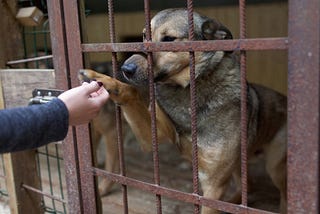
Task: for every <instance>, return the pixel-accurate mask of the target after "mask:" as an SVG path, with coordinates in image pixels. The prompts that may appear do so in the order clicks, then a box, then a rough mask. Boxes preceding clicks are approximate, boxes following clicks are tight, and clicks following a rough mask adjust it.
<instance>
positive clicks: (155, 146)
mask: <svg viewBox="0 0 320 214" xmlns="http://www.w3.org/2000/svg"><path fill="white" fill-rule="evenodd" d="M144 14H145V29H146V38H145V39H146V41H144V42H151V40H152V38H151V26H150V22H151V16H150V1H149V0H144ZM152 59H153V56H152V53H151V52H147V60H148V77H149V98H150V114H151V136H152V154H153V176H154V183H155V184H156V185H158V186H159V185H160V169H159V148H158V138H157V119H156V105H155V102H156V99H155V90H154V81H153V60H152ZM156 206H157V213H158V214H161V213H162V205H161V195H160V194H156Z"/></svg>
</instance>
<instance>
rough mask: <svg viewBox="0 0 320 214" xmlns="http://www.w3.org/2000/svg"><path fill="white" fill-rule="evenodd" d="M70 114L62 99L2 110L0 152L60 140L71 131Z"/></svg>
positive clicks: (29, 147) (31, 147) (0, 111)
mask: <svg viewBox="0 0 320 214" xmlns="http://www.w3.org/2000/svg"><path fill="white" fill-rule="evenodd" d="M68 120H69V113H68V109H67V107H66V106H65V104H64V103H63V102H62V101H61V100H60V99H58V98H56V99H54V100H52V101H51V102H49V103H47V104H42V105H33V106H28V107H21V108H13V109H4V110H0V153H5V152H14V151H21V150H26V149H33V148H36V147H40V146H43V145H45V144H48V143H50V142H54V141H60V140H62V139H64V138H65V136H66V135H67V133H68V123H69V122H68Z"/></svg>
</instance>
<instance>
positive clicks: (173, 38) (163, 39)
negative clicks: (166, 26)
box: [161, 36, 177, 42]
mask: <svg viewBox="0 0 320 214" xmlns="http://www.w3.org/2000/svg"><path fill="white" fill-rule="evenodd" d="M176 39H177V37H174V36H165V37H163V38H162V40H161V41H162V42H173V41H174V40H176Z"/></svg>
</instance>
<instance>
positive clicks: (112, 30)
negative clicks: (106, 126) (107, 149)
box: [108, 0, 129, 213]
mask: <svg viewBox="0 0 320 214" xmlns="http://www.w3.org/2000/svg"><path fill="white" fill-rule="evenodd" d="M108 16H109V32H110V42H111V43H115V42H116V35H115V24H114V4H113V1H112V0H108ZM112 69H113V75H114V76H116V74H117V72H118V62H117V53H116V52H112ZM116 124H117V143H118V153H119V169H120V174H121V175H122V176H126V166H125V159H124V158H125V157H124V152H123V137H122V123H121V110H120V107H119V106H116ZM121 188H122V201H123V213H128V212H129V210H128V190H127V186H126V185H122V186H121Z"/></svg>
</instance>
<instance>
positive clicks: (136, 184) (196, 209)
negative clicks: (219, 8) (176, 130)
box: [49, 0, 319, 213]
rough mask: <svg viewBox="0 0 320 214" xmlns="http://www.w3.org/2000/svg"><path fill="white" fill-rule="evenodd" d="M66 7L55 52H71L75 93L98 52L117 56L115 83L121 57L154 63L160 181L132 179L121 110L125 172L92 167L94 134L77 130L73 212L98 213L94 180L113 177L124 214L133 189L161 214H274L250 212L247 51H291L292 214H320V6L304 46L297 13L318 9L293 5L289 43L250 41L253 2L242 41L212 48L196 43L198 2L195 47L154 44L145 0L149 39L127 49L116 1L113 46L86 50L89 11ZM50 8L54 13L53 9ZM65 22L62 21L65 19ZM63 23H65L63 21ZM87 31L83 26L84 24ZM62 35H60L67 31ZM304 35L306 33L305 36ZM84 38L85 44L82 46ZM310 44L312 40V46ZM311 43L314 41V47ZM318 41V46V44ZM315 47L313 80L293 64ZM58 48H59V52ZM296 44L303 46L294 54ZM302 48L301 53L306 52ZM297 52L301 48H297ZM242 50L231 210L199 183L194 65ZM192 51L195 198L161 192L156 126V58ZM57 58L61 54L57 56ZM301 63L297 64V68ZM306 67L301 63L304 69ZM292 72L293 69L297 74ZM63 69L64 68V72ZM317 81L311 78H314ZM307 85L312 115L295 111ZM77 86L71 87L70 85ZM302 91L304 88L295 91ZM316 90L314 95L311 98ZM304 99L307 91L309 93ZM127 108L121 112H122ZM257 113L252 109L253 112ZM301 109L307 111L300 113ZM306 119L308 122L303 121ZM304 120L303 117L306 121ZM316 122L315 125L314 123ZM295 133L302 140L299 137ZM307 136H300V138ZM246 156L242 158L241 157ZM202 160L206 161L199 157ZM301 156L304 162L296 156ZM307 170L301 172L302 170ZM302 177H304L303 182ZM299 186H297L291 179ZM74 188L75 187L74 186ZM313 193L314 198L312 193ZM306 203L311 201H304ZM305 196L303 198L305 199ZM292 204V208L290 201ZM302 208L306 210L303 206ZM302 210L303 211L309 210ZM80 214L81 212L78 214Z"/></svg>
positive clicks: (242, 12) (157, 177)
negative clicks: (174, 209) (206, 56)
mask: <svg viewBox="0 0 320 214" xmlns="http://www.w3.org/2000/svg"><path fill="white" fill-rule="evenodd" d="M61 2H62V4H63V7H62V5H60V4H59V3H52V6H55V7H58V8H63V12H64V15H61V14H60V16H58V18H57V13H58V12H57V11H56V12H55V13H52V14H53V17H52V19H53V20H55V19H56V18H57V19H59V18H60V19H61V20H64V21H65V23H64V24H65V25H63V23H60V24H62V25H63V26H65V29H62V31H63V33H64V36H61V37H60V39H61V40H63V39H65V40H63V41H64V42H65V43H66V44H65V47H58V46H59V45H60V44H58V43H59V42H57V43H55V44H54V45H53V47H54V48H55V49H56V51H59V50H63V51H65V53H64V56H65V57H66V58H67V60H65V61H67V65H66V67H65V69H67V72H66V73H67V74H68V75H70V79H68V80H67V82H68V83H69V85H68V86H69V87H70V86H75V85H77V84H78V79H77V76H78V71H79V69H81V68H83V67H84V57H83V54H85V53H95V52H108V53H111V60H112V68H113V71H114V76H115V77H116V76H117V73H118V72H120V71H119V66H118V65H119V61H118V54H119V53H120V52H135V53H137V52H142V53H143V54H144V55H145V57H146V60H147V69H148V74H147V75H148V77H149V78H148V96H149V102H150V119H151V124H150V126H151V142H149V143H150V144H151V145H152V161H153V180H152V181H142V180H139V179H136V178H132V177H129V176H127V165H126V161H125V159H126V157H125V146H124V142H123V141H124V139H123V136H122V128H123V127H122V123H121V120H122V119H121V117H122V115H121V111H120V108H119V106H117V108H116V114H117V127H116V128H117V131H118V135H117V143H118V151H117V152H118V154H119V160H120V161H119V162H120V165H119V168H120V173H114V172H110V171H105V170H101V169H99V168H97V167H95V166H94V165H93V159H94V158H93V157H92V156H91V155H92V152H93V151H92V147H90V145H89V144H88V142H89V134H88V129H87V128H86V127H77V128H75V129H74V134H73V136H74V137H75V138H74V140H75V142H76V145H75V147H74V148H71V147H70V148H68V149H71V151H72V154H74V160H72V164H71V165H68V166H67V167H68V168H71V167H75V168H74V169H77V170H79V172H78V174H77V173H74V174H72V175H71V176H73V177H70V178H69V179H71V180H73V179H74V180H75V181H76V182H78V184H79V188H78V191H79V194H76V197H75V198H73V197H68V198H69V201H70V202H69V209H70V212H72V213H73V212H75V211H74V210H77V211H78V212H83V213H96V212H98V210H99V209H100V208H99V200H96V190H95V189H94V188H95V178H96V176H97V177H101V178H106V179H108V180H110V181H113V182H116V183H118V184H120V185H121V189H122V203H121V205H122V207H123V209H122V211H123V212H124V213H130V211H129V210H130V203H129V200H130V199H129V197H128V189H129V188H137V189H140V190H142V191H145V192H148V193H151V194H154V197H155V206H154V210H153V211H152V212H154V213H164V212H165V211H164V210H163V203H164V198H170V199H172V200H178V201H183V202H186V203H190V204H192V205H193V208H192V212H193V213H200V212H201V209H204V207H209V208H212V209H217V210H220V211H223V212H229V213H268V212H267V211H264V210H261V209H257V208H252V207H250V205H249V203H248V201H249V198H248V192H249V188H248V164H249V163H248V155H249V154H248V151H247V150H248V149H247V148H248V140H249V139H250V136H248V125H247V124H248V121H249V120H250V118H248V114H249V111H250V109H248V97H249V96H250V91H249V87H248V85H247V66H246V64H247V62H246V61H247V52H248V51H253V50H254V51H265V50H283V51H286V50H289V55H290V54H291V55H290V56H289V75H292V76H290V78H289V81H291V82H289V91H288V95H289V129H288V131H289V141H288V145H289V146H288V157H289V161H288V172H289V176H288V184H289V186H288V187H289V189H288V193H289V194H288V199H289V201H288V204H289V206H288V211H289V212H290V213H295V211H296V210H299V212H301V213H304V212H306V213H308V212H314V213H316V212H317V211H319V210H318V209H319V201H318V198H319V195H318V193H319V176H318V172H319V146H318V140H319V139H318V137H319V136H318V135H319V132H318V131H319V126H318V125H319V124H318V123H319V118H318V112H319V103H318V101H319V100H318V99H319V95H318V92H319V85H318V84H319V83H318V80H319V78H318V71H319V23H318V22H319V2H317V1H313V2H312V4H310V5H312V6H314V7H315V8H318V10H315V11H314V14H313V15H314V17H315V20H316V21H314V22H313V23H317V26H314V29H316V33H315V34H314V35H310V34H307V36H305V37H304V39H301V38H302V37H298V36H296V35H295V32H296V30H297V29H299V30H298V31H299V32H301V31H303V30H302V29H303V28H302V27H301V24H303V26H306V25H308V23H307V20H308V19H307V17H306V16H304V15H302V16H299V17H300V18H301V19H300V20H297V19H296V18H295V14H296V13H298V11H297V8H298V7H300V8H301V7H303V8H306V10H308V11H309V10H312V9H311V7H312V6H308V7H307V6H306V5H305V3H301V2H300V3H298V2H299V1H294V0H292V1H290V2H289V9H290V11H289V14H290V15H289V16H290V19H289V21H292V23H290V22H289V26H290V27H289V29H290V32H289V36H288V37H276V38H250V39H249V38H247V36H246V30H247V26H246V22H247V20H246V15H247V13H246V7H247V5H246V1H244V0H239V4H238V7H239V9H238V11H239V22H240V24H239V25H240V30H239V31H240V36H239V39H231V40H215V41H214V42H212V41H208V40H201V41H199V40H197V41H196V39H195V35H194V31H195V29H194V27H195V24H194V16H193V12H194V6H193V3H194V2H195V1H192V0H188V1H186V2H185V8H186V9H187V14H188V21H187V22H188V27H189V29H188V40H187V41H186V40H185V41H182V42H171V43H167V42H154V41H152V39H153V38H152V32H151V24H150V23H151V7H150V1H148V0H145V1H144V17H145V25H144V27H145V31H144V34H145V38H144V41H143V42H133V43H120V42H117V41H116V34H117V31H116V26H115V12H114V1H112V0H109V1H108V4H107V6H108V23H109V33H110V42H109V43H86V42H85V39H83V38H84V35H83V34H82V31H81V30H83V29H80V27H79V26H81V20H82V18H81V13H80V15H79V11H80V12H81V11H83V5H82V4H79V3H78V1H76V0H72V1H67V0H66V1H61ZM49 8H50V7H49ZM61 17H63V18H61ZM61 20H60V21H61ZM82 26H83V25H82ZM55 27H57V28H61V26H55ZM60 30H61V29H60ZM301 35H302V34H301ZM81 38H82V40H81ZM306 38H308V39H306ZM309 38H310V40H309ZM311 38H312V39H311ZM310 44H315V46H314V47H313V48H314V49H313V48H310V50H309V51H307V52H306V53H307V54H306V55H304V56H303V57H301V59H304V57H310V58H312V60H313V62H314V64H313V63H312V68H309V67H308V70H310V71H312V72H311V73H307V72H305V75H306V76H302V75H301V74H300V73H299V69H300V66H303V65H302V64H300V63H297V64H296V63H294V62H300V58H299V56H297V55H296V54H295V53H296V52H299V50H297V49H296V48H298V49H302V47H301V46H303V45H307V46H308V45H310ZM55 45H57V47H55ZM294 45H298V46H297V47H295V46H294ZM299 45H301V46H299ZM293 47H295V48H293ZM221 50H223V51H227V52H230V51H239V52H240V83H241V84H240V87H241V119H240V127H239V129H240V135H241V137H240V138H241V144H240V148H239V150H241V158H240V159H241V164H240V165H241V172H240V174H241V182H240V183H241V204H240V205H238V204H234V203H228V202H224V201H221V200H214V199H211V198H208V197H204V196H203V195H202V190H201V188H200V184H199V179H200V180H201V179H203V178H201V176H203V174H201V173H199V167H200V163H199V151H198V150H199V142H198V140H199V137H198V136H199V130H197V129H198V122H199V121H198V118H197V117H198V116H199V115H198V112H197V99H198V97H199V96H201V94H197V93H196V92H197V90H196V87H197V83H196V75H197V74H196V65H195V63H196V62H195V59H196V57H197V52H210V51H221ZM168 51H171V52H187V53H188V54H189V71H190V73H189V78H190V93H189V94H188V96H189V97H190V112H189V113H190V127H191V134H190V136H191V137H190V141H191V145H190V147H191V150H190V151H191V155H190V157H191V163H192V188H191V192H187V191H180V190H177V189H174V188H170V187H166V186H164V185H162V183H161V182H160V181H161V178H162V176H163V175H162V173H161V172H160V167H159V166H160V163H159V158H160V155H159V142H158V135H159V133H158V128H159V127H157V125H158V123H157V121H156V120H157V114H158V113H159V112H157V110H156V108H157V107H156V104H155V102H156V99H157V92H156V90H155V85H156V83H155V80H154V78H153V75H154V72H155V71H154V70H155V68H154V66H155V65H154V59H155V58H154V55H155V53H157V52H168ZM56 56H57V57H58V55H56ZM293 61H294V62H293ZM302 61H303V60H301V63H302ZM56 63H59V59H56ZM290 65H292V67H290ZM61 69H63V67H61ZM304 71H305V70H304ZM63 75H64V74H60V77H58V78H61V79H62V76H63ZM309 75H310V76H309ZM311 75H313V76H312V77H316V78H315V79H316V81H317V82H314V81H311V79H312V77H311ZM303 78H306V79H307V80H310V81H311V82H312V87H311V88H308V87H307V85H306V84H307V83H306V82H305V81H303V85H302V86H303V87H302V89H301V90H307V91H308V92H310V93H312V94H313V93H315V94H313V95H314V96H312V97H314V98H315V99H314V100H315V101H314V100H313V101H311V100H309V99H307V100H305V99H304V101H305V102H306V103H308V104H310V105H312V106H313V107H314V108H312V111H311V112H309V113H310V114H309V113H308V114H307V112H305V111H308V110H307V107H306V106H305V105H302V107H299V108H296V107H295V104H301V103H300V102H298V101H297V99H298V98H299V97H300V96H303V95H302V94H301V92H302V91H299V90H298V89H296V87H297V85H298V83H299V81H300V79H303ZM70 83H71V84H70ZM296 84H297V85H296ZM311 91H312V92H311ZM302 93H303V92H302ZM120 106H121V105H120ZM249 107H250V106H249ZM300 108H303V110H301V109H300ZM297 109H299V110H301V111H299V112H297ZM303 112H305V113H306V114H307V115H306V116H307V117H304V116H305V114H304V113H303ZM300 113H302V114H300ZM295 115H297V116H298V117H299V118H301V119H302V121H303V124H307V123H308V122H307V121H306V120H309V119H310V117H314V118H315V119H314V120H313V123H312V124H313V125H314V126H313V128H312V129H311V127H310V129H307V130H306V129H305V127H307V126H304V125H302V127H301V126H300V131H301V132H304V133H305V132H306V133H308V134H307V136H305V135H304V134H303V133H301V132H296V129H297V124H298V122H297V121H295V119H294V117H295ZM307 118H309V119H307ZM294 133H296V134H294ZM299 133H300V134H301V135H300V134H299ZM302 136H305V138H306V139H310V140H311V141H309V143H310V144H308V143H307V146H306V147H303V148H304V149H305V150H304V149H302V151H299V149H298V148H296V146H297V144H298V143H299V142H297V140H299V141H302V139H301V137H302ZM239 152H240V151H239ZM306 153H310V154H312V160H313V164H312V165H311V166H310V167H311V168H308V169H310V170H311V171H307V170H306V168H304V165H305V164H304V162H303V160H305V158H306V156H304V157H301V156H299V155H303V154H306ZM200 155H201V154H200ZM296 155H297V156H298V157H296ZM294 164H298V165H299V169H300V167H301V168H304V169H305V173H308V174H309V175H310V177H309V176H308V178H309V179H310V181H311V184H310V186H308V188H309V187H310V188H311V187H312V188H313V191H308V192H305V191H303V190H302V192H303V194H302V192H300V191H301V189H302V186H303V185H301V184H302V183H301V180H299V179H296V177H299V176H298V173H299V172H297V171H296V170H294V167H296V166H295V165H294ZM300 164H301V165H300ZM299 178H300V177H299ZM291 179H292V180H291ZM73 185H74V184H73ZM71 192H72V191H71V187H70V186H68V193H69V196H70V194H71ZM310 193H311V194H310ZM303 196H304V197H303ZM301 197H302V198H301ZM290 200H293V201H290ZM297 200H301V201H305V203H304V202H303V203H295V202H297ZM301 204H303V205H301ZM302 207H303V208H302ZM78 212H76V213H78Z"/></svg>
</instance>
